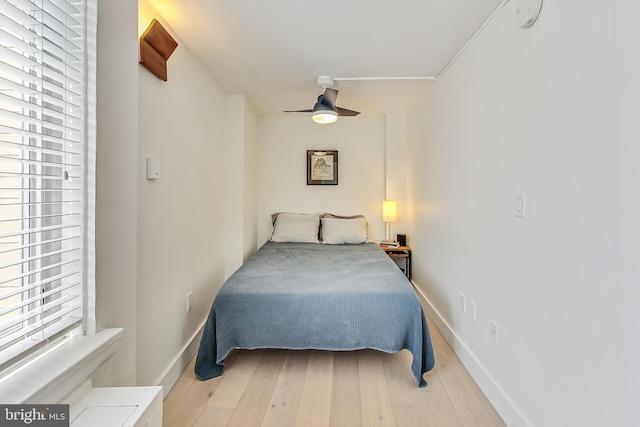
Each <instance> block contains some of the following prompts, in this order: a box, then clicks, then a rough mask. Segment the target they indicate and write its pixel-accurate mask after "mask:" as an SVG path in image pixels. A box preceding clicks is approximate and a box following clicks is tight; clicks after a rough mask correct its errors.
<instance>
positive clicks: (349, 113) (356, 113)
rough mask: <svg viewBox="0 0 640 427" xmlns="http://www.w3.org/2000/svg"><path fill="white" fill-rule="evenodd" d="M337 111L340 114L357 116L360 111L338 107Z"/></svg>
mask: <svg viewBox="0 0 640 427" xmlns="http://www.w3.org/2000/svg"><path fill="white" fill-rule="evenodd" d="M336 112H337V113H338V115H339V116H357V115H358V114H360V111H353V110H347V109H346V108H340V107H336Z"/></svg>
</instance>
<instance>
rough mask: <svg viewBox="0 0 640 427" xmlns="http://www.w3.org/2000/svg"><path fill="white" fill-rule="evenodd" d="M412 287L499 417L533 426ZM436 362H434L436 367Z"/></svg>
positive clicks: (516, 425) (515, 426)
mask: <svg viewBox="0 0 640 427" xmlns="http://www.w3.org/2000/svg"><path fill="white" fill-rule="evenodd" d="M413 287H414V288H415V289H416V292H418V293H419V294H420V297H422V299H424V301H425V302H426V307H425V309H426V311H427V314H428V315H429V317H430V318H431V320H433V323H435V325H436V327H437V328H438V330H439V331H440V333H441V334H442V336H443V337H444V339H445V340H446V341H447V343H449V346H451V349H452V350H453V352H454V353H455V354H456V356H458V359H460V362H462V364H463V365H464V367H465V368H466V369H467V371H469V374H471V377H473V379H474V381H475V382H476V384H478V386H479V387H480V389H481V390H482V392H483V393H484V394H485V396H487V399H489V402H491V404H492V405H493V407H494V408H495V409H496V411H497V412H498V414H499V415H500V417H502V419H503V421H504V422H505V424H507V426H509V427H530V426H532V425H533V424H532V423H531V422H530V421H529V420H528V419H527V418H526V417H525V416H524V415H523V414H522V412H521V411H520V409H519V408H518V407H517V406H516V405H515V403H514V402H513V401H512V400H511V399H510V398H509V396H508V395H507V394H506V393H505V392H504V390H503V389H502V388H501V387H500V385H499V384H498V383H497V382H496V381H495V379H494V378H493V377H492V376H491V374H490V373H489V371H487V369H486V368H485V367H484V365H483V364H482V363H480V361H479V360H478V358H477V357H476V356H475V354H474V353H473V352H472V351H471V350H470V349H469V348H468V347H467V345H466V344H465V343H464V342H462V340H461V339H460V338H459V337H458V336H457V335H456V333H455V331H454V330H453V329H452V328H451V326H450V325H449V323H447V321H446V320H445V319H444V318H443V317H442V316H441V315H440V312H438V310H437V309H436V308H435V307H434V305H433V304H432V303H431V301H430V300H429V298H427V296H426V295H425V294H424V292H422V290H421V289H420V288H419V287H418V286H417V285H416V284H415V283H413ZM437 364H438V361H437V360H436V366H437Z"/></svg>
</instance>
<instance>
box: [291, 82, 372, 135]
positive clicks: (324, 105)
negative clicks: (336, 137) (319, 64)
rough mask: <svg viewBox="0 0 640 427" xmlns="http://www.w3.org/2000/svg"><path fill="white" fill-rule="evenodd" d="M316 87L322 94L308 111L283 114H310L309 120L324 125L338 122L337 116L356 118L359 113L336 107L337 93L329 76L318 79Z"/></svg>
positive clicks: (293, 111) (292, 111)
mask: <svg viewBox="0 0 640 427" xmlns="http://www.w3.org/2000/svg"><path fill="white" fill-rule="evenodd" d="M318 86H319V87H321V88H322V89H324V93H323V94H322V95H319V96H318V101H317V102H316V103H315V105H314V106H313V108H312V109H310V110H289V111H285V113H312V116H311V118H312V119H313V121H314V122H316V123H321V124H326V123H333V122H335V121H336V120H338V116H357V115H358V114H360V112H359V111H353V110H347V109H346V108H341V107H338V106H337V105H336V98H337V97H338V91H337V90H335V89H333V88H332V86H333V79H332V78H331V77H329V76H320V77H318Z"/></svg>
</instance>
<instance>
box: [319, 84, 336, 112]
mask: <svg viewBox="0 0 640 427" xmlns="http://www.w3.org/2000/svg"><path fill="white" fill-rule="evenodd" d="M337 98H338V91H337V90H335V89H331V88H330V87H328V88H325V89H324V94H323V95H322V103H323V104H324V105H327V106H329V107H331V109H333V108H335V106H336V99H337Z"/></svg>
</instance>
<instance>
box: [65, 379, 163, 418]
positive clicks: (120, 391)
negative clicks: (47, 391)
mask: <svg viewBox="0 0 640 427" xmlns="http://www.w3.org/2000/svg"><path fill="white" fill-rule="evenodd" d="M69 412H70V414H69V418H70V421H71V427H145V426H146V427H162V387H95V388H91V389H89V391H88V392H87V393H86V394H84V395H83V396H82V397H81V398H80V399H79V400H78V401H77V402H76V403H75V404H74V405H73V406H71V408H70V411H69Z"/></svg>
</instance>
